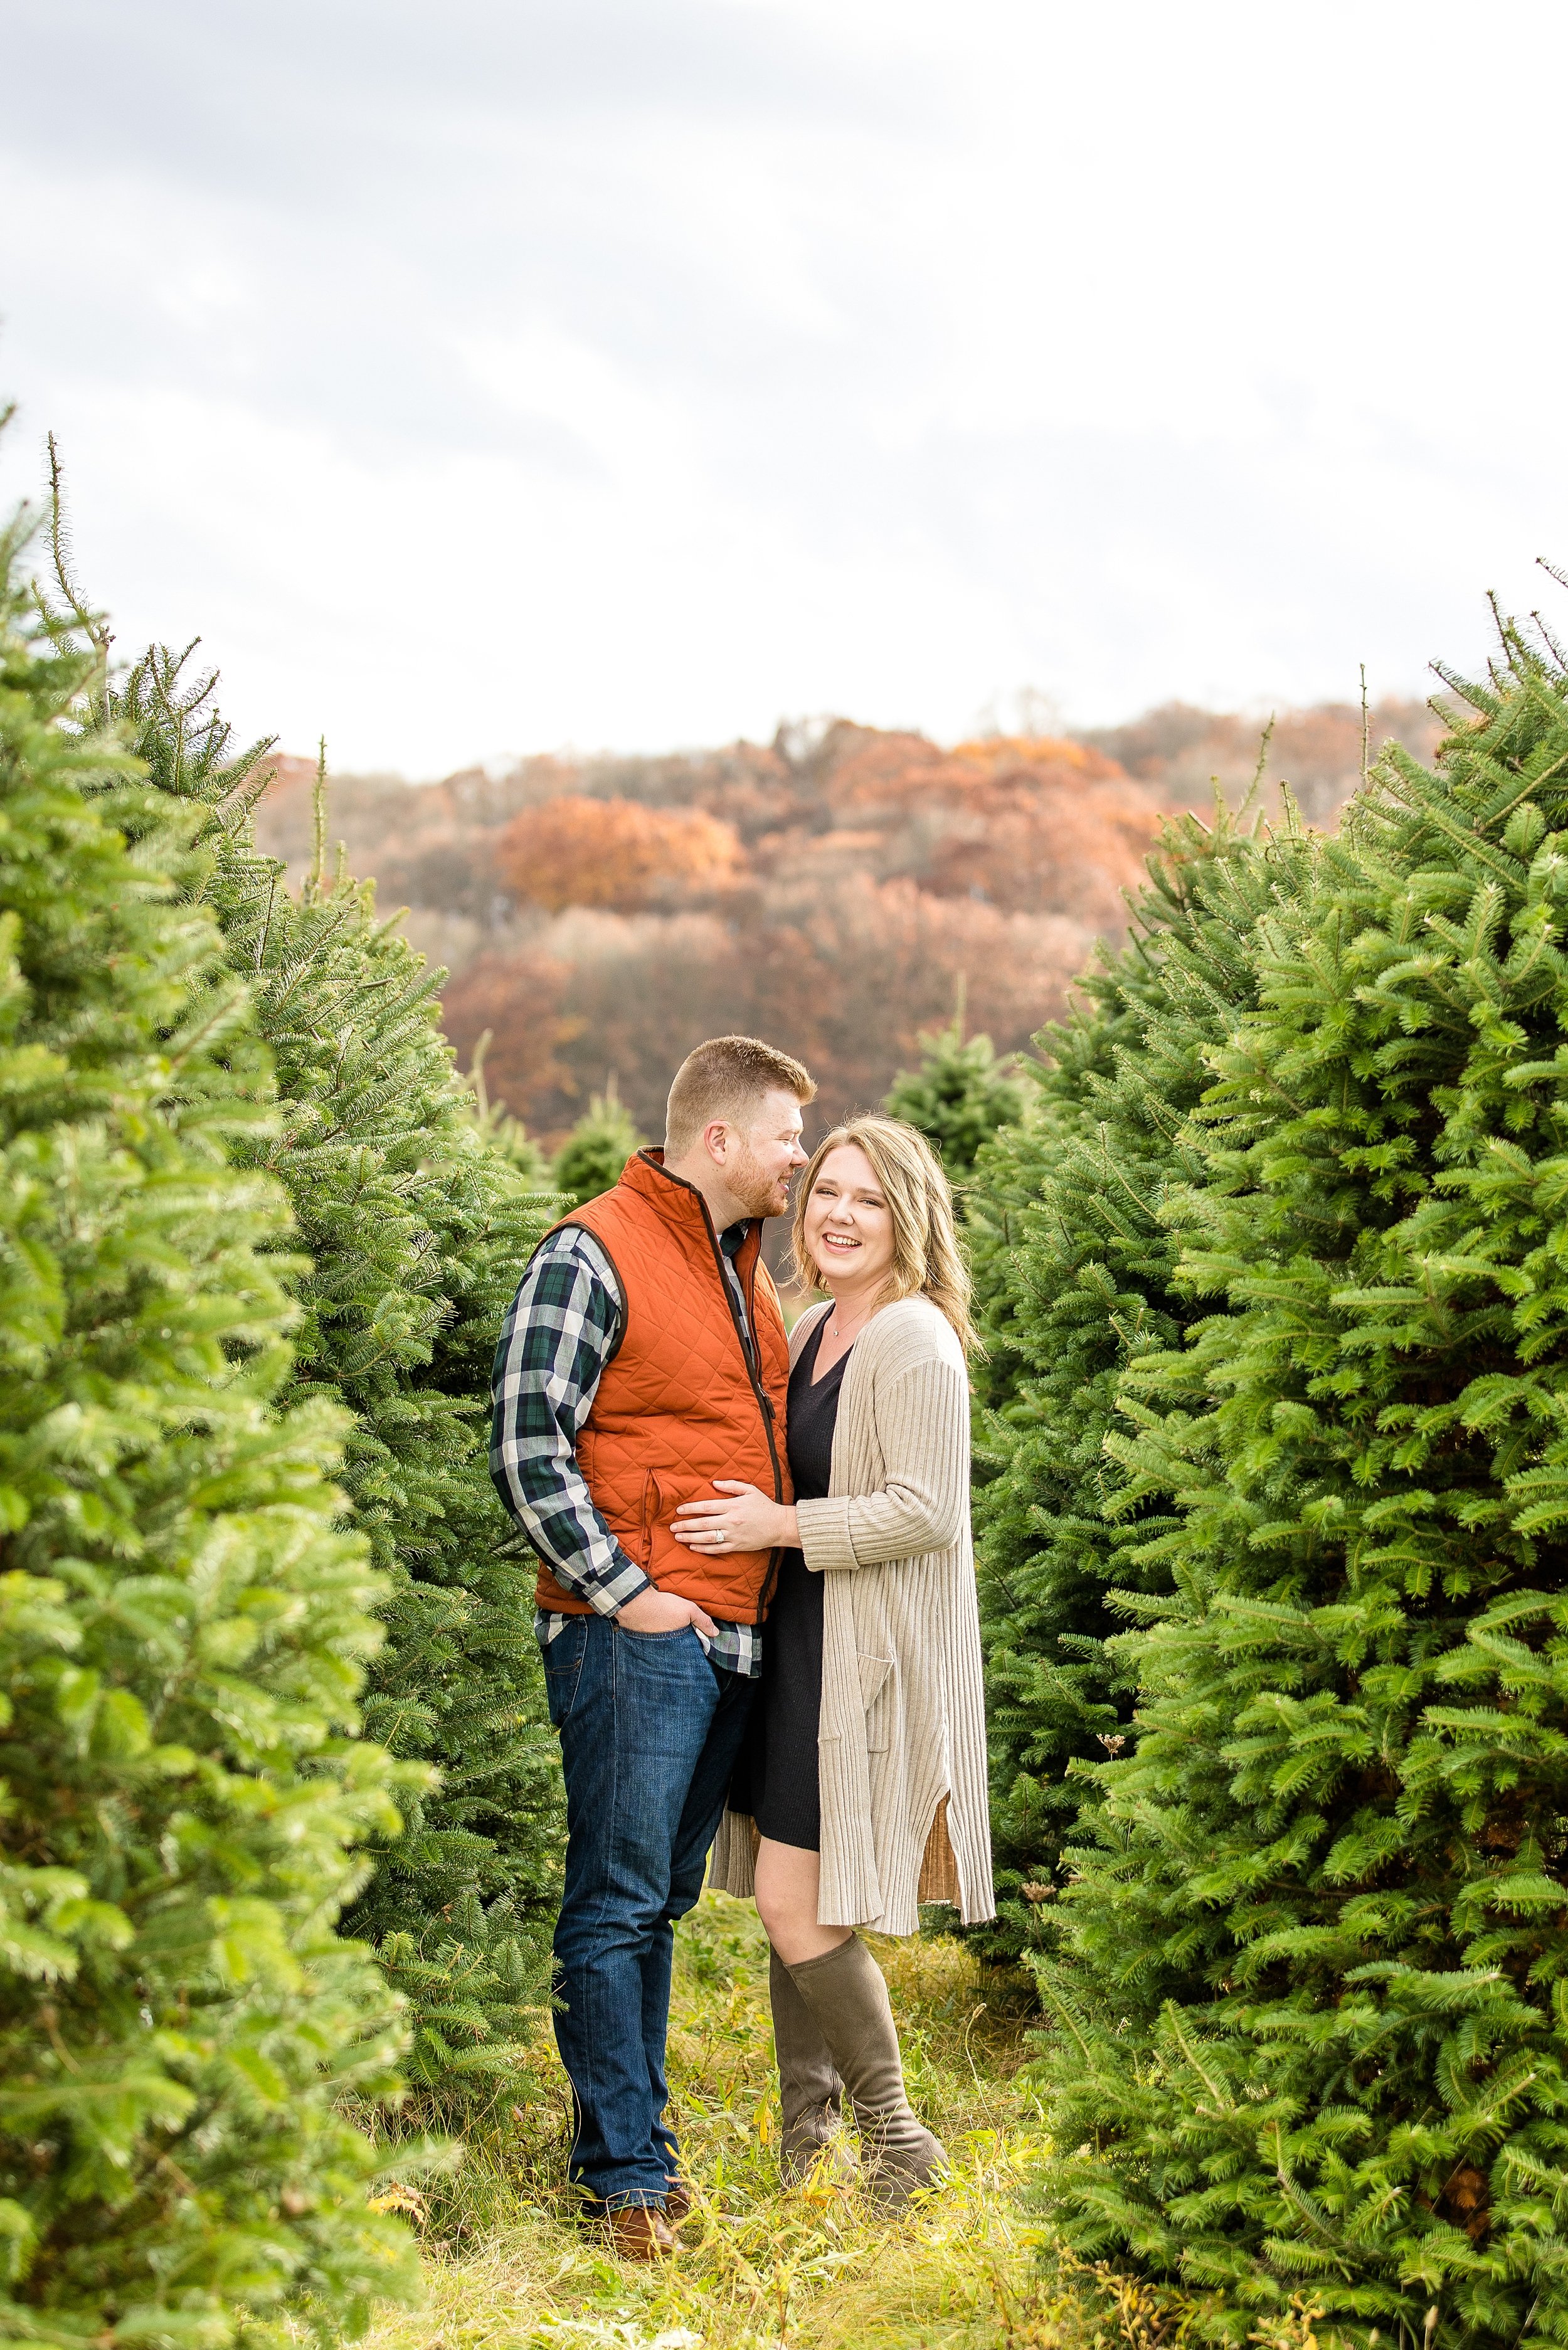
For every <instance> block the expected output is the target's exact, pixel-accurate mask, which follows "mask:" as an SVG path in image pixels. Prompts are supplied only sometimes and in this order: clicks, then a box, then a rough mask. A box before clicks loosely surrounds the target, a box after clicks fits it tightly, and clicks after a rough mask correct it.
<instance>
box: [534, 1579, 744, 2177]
mask: <svg viewBox="0 0 1568 2350" xmlns="http://www.w3.org/2000/svg"><path fill="white" fill-rule="evenodd" d="M544 1662H545V1686H546V1688H547V1690H548V1691H549V1700H550V1719H551V1721H553V1722H554V1723H555V1725H556V1729H557V1730H558V1731H560V1733H561V1763H562V1768H563V1770H564V1772H565V1774H566V1893H565V1896H564V1898H563V1899H562V1903H561V1915H560V1919H559V1922H558V1924H557V1925H556V1965H557V1968H558V1970H559V1981H558V1985H557V1988H558V1991H559V1994H560V1997H561V2000H562V2002H563V2005H562V2007H561V2009H560V2010H559V2011H558V2012H557V2013H556V2043H557V2045H558V2046H559V2048H560V2051H561V2062H562V2064H564V2065H565V2066H566V2073H567V2075H568V2077H569V2078H570V2081H571V2084H572V2090H573V2100H574V2104H575V2106H576V2131H575V2133H574V2136H573V2139H572V2152H571V2162H570V2177H571V2179H572V2182H573V2184H574V2185H575V2186H578V2187H584V2188H586V2189H587V2191H588V2192H589V2194H590V2195H593V2196H595V2197H596V2198H597V2199H598V2200H599V2201H600V2202H601V2203H604V2204H606V2205H607V2206H608V2207H609V2208H610V2209H612V2210H615V2209H618V2208H619V2207H620V2206H621V2205H623V2204H628V2203H657V2202H660V2201H662V2199H663V2198H664V2195H665V2193H666V2191H667V2189H668V2187H669V2184H670V2180H671V2179H673V2178H676V2177H677V2175H678V2173H679V2169H680V2149H679V2147H678V2146H677V2145H676V2141H675V2137H674V2133H673V2132H672V2131H671V2130H670V2129H669V2128H668V2127H667V2126H666V2124H665V2120H664V2107H665V2102H666V2099H667V2097H668V2095H669V2092H668V2089H667V2087H666V2085H665V2079H664V2043H665V2035H666V2032H667V2029H668V2026H669V2022H670V1963H671V1960H672V1959H673V1956H674V1950H675V1935H674V1931H673V1921H674V1919H675V1918H683V1917H684V1916H685V1914H686V1912H687V1910H688V1909H690V1908H691V1907H692V1905H693V1903H694V1902H695V1901H696V1899H697V1897H698V1895H699V1894H700V1893H701V1890H702V1871H703V1867H704V1865H705V1863H706V1861H707V1858H708V1850H709V1847H710V1846H711V1844H712V1841H713V1838H714V1835H715V1834H716V1833H717V1831H718V1826H719V1821H720V1817H721V1815H722V1812H723V1809H724V1797H725V1794H727V1792H728V1789H729V1784H730V1774H731V1773H732V1770H733V1768H734V1764H735V1759H736V1756H737V1755H738V1753H739V1752H740V1747H741V1741H742V1736H743V1734H744V1731H745V1727H746V1718H747V1716H748V1714H749V1713H750V1711H751V1705H752V1698H753V1693H754V1691H755V1688H756V1683H755V1682H754V1681H753V1680H749V1679H746V1678H745V1677H744V1676H743V1675H742V1674H739V1673H732V1672H726V1671H725V1670H724V1669H722V1667H720V1666H717V1665H713V1664H710V1662H709V1660H708V1658H707V1656H706V1654H705V1652H704V1650H703V1647H702V1643H701V1640H699V1638H697V1635H696V1633H695V1632H693V1631H692V1630H691V1627H690V1626H686V1627H682V1629H681V1630H680V1631H679V1632H626V1631H622V1630H621V1629H620V1627H618V1625H617V1624H615V1623H613V1622H612V1621H611V1620H610V1618H609V1617H605V1616H576V1617H573V1618H572V1620H571V1622H570V1623H569V1624H567V1625H566V1627H564V1629H563V1630H561V1631H560V1632H558V1633H557V1634H556V1638H554V1639H553V1640H550V1641H548V1642H546V1644H545V1651H544Z"/></svg>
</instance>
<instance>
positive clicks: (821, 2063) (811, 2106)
mask: <svg viewBox="0 0 1568 2350" xmlns="http://www.w3.org/2000/svg"><path fill="white" fill-rule="evenodd" d="M768 1991H769V1993H770V1995H771V1997H772V2000H773V2010H774V2054H775V2055H776V2057H777V2059H778V2068H779V2106H780V2109H781V2111H782V2113H783V2116H784V2141H783V2144H782V2145H781V2147H780V2148H779V2168H780V2169H781V2170H782V2171H783V2173H784V2178H785V2179H786V2180H787V2181H788V2183H789V2184H790V2185H791V2186H792V2187H794V2186H798V2185H799V2183H800V2181H801V2180H802V2179H803V2178H805V2176H806V2174H807V2173H808V2172H809V2170H810V2169H811V2168H812V2165H813V2164H814V2163H815V2160H816V2158H817V2156H818V2155H819V2154H820V2153H821V2152H822V2149H823V2147H825V2146H826V2145H828V2144H829V2143H830V2142H831V2139H832V2134H833V2126H834V2124H835V2122H836V2121H837V2119H838V2117H839V2115H840V2114H841V2112H842V2111H843V2108H844V2084H843V2082H842V2081H841V2080H840V2079H839V2077H838V2074H837V2073H836V2071H835V2070H834V2064H833V2059H832V2057H831V2056H830V2055H829V2054H828V2051H827V2043H826V2041H825V2040H824V2039H823V2036H822V2034H821V2033H820V2032H819V2031H818V2030H817V2027H816V2021H815V2017H814V2016H813V2014H812V2012H811V2010H810V2008H809V2007H807V2005H806V2003H805V2000H804V1999H802V1997H801V1995H800V1993H799V1991H796V1989H795V1987H794V1982H793V1981H791V1979H790V1970H789V1969H788V1968H787V1967H786V1966H785V1964H784V1960H782V1959H781V1958H780V1956H779V1954H778V1952H777V1951H776V1950H774V1951H772V1952H771V1953H770V1956H769V1961H768ZM838 2167H840V2168H843V2169H844V2170H845V2171H846V2172H850V2173H852V2172H853V2169H854V2164H853V2163H852V2161H851V2160H850V2158H849V2156H848V2154H847V2152H843V2153H842V2154H841V2157H840V2162H839V2166H838Z"/></svg>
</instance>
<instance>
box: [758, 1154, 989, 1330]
mask: <svg viewBox="0 0 1568 2350" xmlns="http://www.w3.org/2000/svg"><path fill="white" fill-rule="evenodd" d="M846 1142H849V1143H853V1144H854V1145H855V1147H856V1148H857V1149H859V1150H863V1151H864V1152H865V1153H866V1156H867V1159H869V1160H870V1161H871V1167H872V1171H873V1172H874V1174H875V1175H876V1178H877V1182H878V1184H879V1185H880V1186H881V1191H882V1196H883V1198H884V1199H885V1200H886V1201H887V1202H888V1214H889V1215H890V1216H891V1218H892V1222H893V1263H892V1265H891V1268H890V1269H889V1271H888V1285H887V1287H886V1289H885V1290H884V1292H883V1294H882V1295H881V1296H880V1297H879V1298H878V1299H877V1304H878V1305H891V1304H892V1303H893V1300H894V1299H895V1298H897V1297H929V1299H930V1301H931V1304H932V1305H935V1306H939V1307H940V1310H941V1312H942V1313H943V1314H945V1315H947V1318H948V1320H949V1321H950V1323H951V1324H952V1326H953V1328H954V1329H955V1330H956V1331H957V1333H958V1336H959V1341H960V1344H961V1346H962V1347H963V1350H964V1352H965V1354H969V1353H971V1352H972V1351H973V1349H974V1347H975V1345H976V1340H975V1335H974V1330H973V1328H972V1326H971V1322H970V1318H969V1301H970V1277H969V1267H968V1265H967V1264H966V1263H965V1262H964V1255H963V1250H962V1248H961V1245H960V1243H959V1236H958V1229H957V1226H956V1224H955V1222H954V1220H953V1195H952V1187H951V1186H950V1183H949V1181H948V1179H947V1170H946V1169H945V1168H944V1167H943V1165H942V1162H941V1160H940V1159H939V1158H938V1157H937V1154H936V1152H935V1151H934V1150H933V1149H931V1146H930V1144H929V1142H928V1141H927V1140H926V1138H925V1136H924V1135H923V1134H922V1133H921V1132H920V1130H919V1127H917V1126H909V1125H908V1124H907V1123H906V1121H905V1120H904V1119H903V1118H850V1119H849V1120H848V1121H847V1122H846V1124H845V1125H843V1126H836V1127H835V1128H834V1129H833V1132H832V1133H831V1134H829V1135H826V1136H824V1138H823V1139H822V1140H821V1141H820V1142H819V1143H818V1144H817V1146H816V1149H815V1150H814V1151H813V1152H812V1154H811V1161H810V1164H809V1165H808V1166H807V1168H806V1170H805V1174H804V1175H803V1176H802V1177H801V1179H800V1181H799V1183H798V1185H797V1187H796V1190H795V1195H794V1216H793V1218H792V1219H791V1222H790V1253H791V1256H792V1257H793V1259H794V1274H795V1279H796V1280H797V1281H798V1282H799V1284H800V1285H801V1287H802V1288H803V1289H820V1288H821V1287H822V1285H823V1284H822V1280H821V1276H820V1274H818V1271H817V1268H816V1265H815V1263H814V1262H813V1260H812V1258H811V1257H810V1256H808V1254H807V1253H806V1246H805V1207H806V1201H808V1200H809V1199H810V1197H811V1194H812V1189H813V1186H814V1185H815V1181H816V1179H817V1176H818V1174H819V1172H820V1171H821V1168H822V1162H823V1160H824V1159H826V1156H827V1154H828V1152H829V1151H830V1150H840V1149H843V1147H844V1145H845V1144H846Z"/></svg>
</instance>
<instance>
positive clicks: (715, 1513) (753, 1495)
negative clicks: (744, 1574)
mask: <svg viewBox="0 0 1568 2350" xmlns="http://www.w3.org/2000/svg"><path fill="white" fill-rule="evenodd" d="M713 1491H714V1492H716V1493H722V1494H724V1495H725V1496H726V1497H727V1498H726V1499H725V1500H723V1501H722V1502H683V1503H681V1504H680V1508H679V1509H678V1510H677V1511H676V1513H675V1523H674V1524H673V1526H672V1527H671V1529H670V1531H671V1533H672V1534H674V1536H675V1539H676V1541H677V1542H680V1543H684V1544H686V1546H687V1548H688V1549H689V1550H695V1551H701V1552H703V1553H704V1554H705V1555H707V1556H708V1557H710V1558H722V1557H723V1555H724V1554H725V1552H726V1551H732V1550H798V1549H799V1547H800V1525H799V1522H798V1521H797V1519H796V1517H795V1513H794V1511H793V1510H792V1509H789V1508H786V1506H785V1505H784V1503H782V1502H774V1501H772V1500H770V1499H769V1497H768V1495H767V1494H766V1493H764V1492H762V1490H761V1489H760V1487H758V1486H756V1485H743V1484H742V1483H740V1482H738V1481H737V1480H736V1479H735V1478H732V1477H715V1478H714V1480H713Z"/></svg>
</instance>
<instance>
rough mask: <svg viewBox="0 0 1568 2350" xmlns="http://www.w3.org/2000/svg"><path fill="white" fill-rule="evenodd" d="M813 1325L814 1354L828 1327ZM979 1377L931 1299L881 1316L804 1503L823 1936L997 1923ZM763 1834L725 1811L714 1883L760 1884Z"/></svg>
mask: <svg viewBox="0 0 1568 2350" xmlns="http://www.w3.org/2000/svg"><path fill="white" fill-rule="evenodd" d="M827 1310H828V1309H827V1307H826V1305H825V1306H821V1307H819V1308H816V1309H815V1310H814V1311H813V1312H812V1313H810V1314H806V1315H802V1317H801V1319H800V1321H799V1322H798V1323H797V1324H796V1325H795V1327H794V1335H793V1336H792V1339H791V1342H790V1360H791V1362H792V1363H793V1362H794V1360H795V1359H796V1358H797V1357H798V1356H799V1354H800V1350H801V1348H802V1347H803V1346H804V1345H805V1341H806V1339H807V1338H808V1337H809V1336H810V1335H811V1332H812V1330H813V1329H814V1328H815V1325H816V1323H817V1321H818V1319H819V1318H820V1315H823V1314H826V1312H827ZM969 1474H970V1433H969V1374H968V1370H967V1368H966V1366H965V1363H964V1357H963V1349H962V1347H961V1346H960V1344H959V1342H958V1339H957V1337H956V1336H954V1333H953V1331H952V1328H951V1326H950V1324H949V1322H948V1320H947V1317H946V1316H945V1315H943V1314H942V1313H940V1311H939V1309H938V1308H937V1307H936V1306H934V1305H931V1303H930V1302H929V1299H927V1298H924V1297H905V1298H900V1299H898V1302H897V1303H896V1304H894V1305H884V1306H883V1307H882V1308H881V1310H880V1311H879V1312H878V1313H877V1314H875V1315H873V1316H872V1318H871V1320H870V1321H869V1322H868V1323H867V1326H866V1328H865V1329H864V1330H863V1331H862V1332H861V1334H860V1336H859V1337H858V1338H857V1340H856V1342H855V1347H854V1351H853V1352H852V1353H851V1355H850V1357H849V1363H848V1367H847V1368H846V1371H845V1374H844V1384H843V1387H842V1388H841V1389H840V1391H839V1398H838V1422H837V1428H836V1433H835V1436H834V1440H833V1472H832V1477H831V1480H830V1483H829V1491H828V1494H827V1497H826V1499H825V1500H823V1501H816V1502H801V1503H798V1504H797V1505H796V1507H797V1511H798V1515H799V1519H800V1537H801V1549H802V1551H803V1552H804V1554H805V1563H806V1565H807V1566H808V1567H809V1568H810V1569H811V1570H812V1571H813V1573H814V1574H819V1575H826V1577H827V1586H826V1591H825V1592H824V1595H823V1602H824V1604H823V1642H822V1723H821V1729H820V1731H819V1733H818V1743H817V1754H818V1759H819V1768H820V1772H821V1786H822V1894H821V1899H820V1901H819V1904H818V1908H817V1918H818V1920H819V1922H820V1923H821V1924H822V1925H824V1926H874V1927H876V1928H877V1929H878V1930H879V1931H880V1932H882V1933H885V1934H912V1933H914V1932H916V1930H917V1929H918V1928H919V1922H920V1921H919V1903H920V1901H921V1899H922V1898H923V1899H926V1900H946V1901H954V1902H956V1904H957V1906H958V1908H959V1911H960V1914H961V1917H962V1918H963V1921H964V1923H965V1924H966V1925H972V1924H973V1923H974V1922H975V1921H976V1920H977V1919H979V1918H991V1917H993V1916H994V1915H995V1908H996V1905H995V1901H994V1899H993V1898H992V1882H991V1819H990V1812H989V1808H988V1804H987V1796H986V1746H985V1704H984V1697H983V1693H982V1689H981V1662H980V1610H979V1606H978V1602H977V1599H976V1594H975V1580H974V1554H973V1550H972V1548H971V1542H970V1523H969ZM754 1848H755V1834H754V1831H753V1825H752V1823H751V1821H750V1820H749V1819H746V1818H745V1817H744V1816H743V1815H742V1814H738V1813H735V1812H726V1813H725V1814H724V1817H723V1821H722V1824H721V1826H720V1829H719V1835H718V1840H717V1842H716V1843H715V1845H714V1846H713V1854H712V1861H711V1872H710V1881H711V1883H712V1884H714V1885H716V1886H718V1887H720V1888H721V1889H722V1891H724V1892H727V1893H750V1892H752V1890H753V1877H752V1856H753V1850H754Z"/></svg>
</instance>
